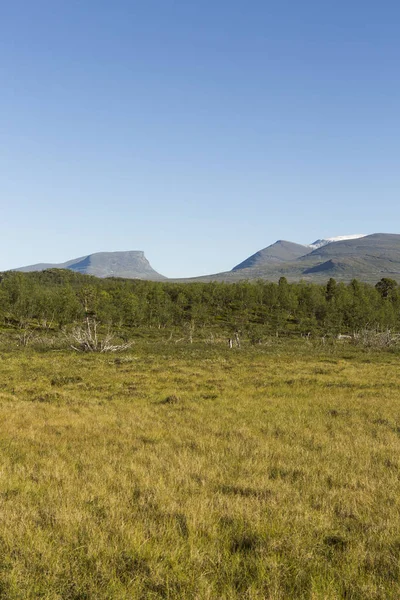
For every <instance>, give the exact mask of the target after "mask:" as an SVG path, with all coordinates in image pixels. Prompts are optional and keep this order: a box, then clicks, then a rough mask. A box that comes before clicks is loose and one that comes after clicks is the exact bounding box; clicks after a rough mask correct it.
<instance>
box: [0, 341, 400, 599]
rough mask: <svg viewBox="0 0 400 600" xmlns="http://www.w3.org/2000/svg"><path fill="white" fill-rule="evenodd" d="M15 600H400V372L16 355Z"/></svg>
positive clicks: (207, 357)
mask: <svg viewBox="0 0 400 600" xmlns="http://www.w3.org/2000/svg"><path fill="white" fill-rule="evenodd" d="M0 373H1V377H0V598H4V599H7V600H16V599H20V600H27V599H38V598H43V599H47V600H50V599H51V600H56V599H59V600H61V599H62V600H86V599H94V600H103V599H114V598H115V599H121V600H122V599H126V600H128V599H129V600H132V599H133V600H136V599H137V600H140V599H159V598H169V599H186V598H187V599H199V600H200V599H201V600H203V599H204V600H206V599H216V600H228V599H229V600H230V599H232V600H233V599H249V600H250V599H251V600H256V599H270V600H278V599H279V600H284V599H296V600H297V599H299V600H300V599H310V600H314V599H315V600H317V599H318V600H333V599H340V598H344V599H354V600H366V599H380V600H390V599H393V600H396V599H398V598H400V479H399V475H400V359H399V356H398V355H395V354H390V353H388V352H382V353H380V354H378V353H366V352H363V351H360V350H356V349H352V348H351V347H347V346H340V347H338V348H334V347H332V348H320V349H316V348H313V347H312V346H311V345H310V344H307V343H306V342H304V343H302V344H300V343H297V344H293V345H292V344H290V343H287V344H285V343H280V344H279V345H278V342H277V343H276V345H275V344H273V343H272V344H271V346H266V347H260V348H249V349H243V348H242V349H241V350H239V349H234V350H231V351H229V350H228V349H225V348H221V347H218V346H216V345H215V346H212V345H209V346H205V345H204V346H201V345H196V344H193V345H191V346H189V345H187V346H185V347H177V346H170V347H169V346H168V345H164V346H159V347H158V346H156V345H154V346H151V345H149V346H148V347H147V349H146V348H145V347H144V346H143V348H136V347H133V348H132V350H131V351H130V352H128V353H125V354H121V355H109V354H108V355H106V354H104V355H95V354H91V355H87V354H76V353H72V352H68V351H65V352H63V351H60V352H50V351H48V352H43V353H40V352H34V351H31V350H29V349H28V350H21V351H18V352H17V351H13V352H3V353H2V354H1V355H0Z"/></svg>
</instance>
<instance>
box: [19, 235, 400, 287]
mask: <svg viewBox="0 0 400 600" xmlns="http://www.w3.org/2000/svg"><path fill="white" fill-rule="evenodd" d="M315 246H317V247H315ZM50 268H53V269H54V268H58V269H70V270H72V271H76V272H79V273H84V274H89V275H95V276H97V277H121V278H126V279H148V280H152V281H181V282H192V281H226V282H233V281H239V280H250V281H251V280H254V279H266V280H270V281H278V280H279V279H280V278H281V277H286V278H287V279H288V281H300V280H303V281H314V282H321V283H322V282H325V281H326V280H327V279H328V278H330V277H333V278H334V279H337V280H338V281H344V282H349V281H351V280H352V279H359V280H360V281H365V282H369V283H376V282H377V281H379V279H381V278H382V277H390V278H393V279H396V280H398V281H399V282H400V235H399V234H390V233H374V234H369V235H361V234H353V235H349V236H337V237H336V238H325V239H320V240H316V242H315V243H314V244H308V245H306V244H297V243H295V242H290V241H287V240H277V241H276V242H274V243H273V244H270V246H267V247H266V248H263V249H261V250H259V251H258V252H255V253H254V254H252V255H251V256H249V257H248V258H246V259H245V260H243V261H242V262H240V263H239V264H237V265H236V266H234V267H233V268H232V269H231V270H230V271H224V272H222V273H215V274H211V275H203V276H200V277H190V278H189V277H186V278H170V279H168V278H166V277H164V276H163V275H161V274H160V273H158V272H157V271H155V270H154V269H153V268H152V266H151V265H150V263H149V261H148V260H147V258H146V257H145V254H144V252H143V251H141V250H131V251H126V252H97V253H94V254H88V255H86V256H81V257H78V258H75V259H72V260H69V261H66V262H64V263H57V264H54V263H39V264H36V265H29V266H27V267H19V268H18V269H13V270H14V271H42V270H45V269H50Z"/></svg>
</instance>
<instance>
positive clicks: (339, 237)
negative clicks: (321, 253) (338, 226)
mask: <svg viewBox="0 0 400 600" xmlns="http://www.w3.org/2000/svg"><path fill="white" fill-rule="evenodd" d="M366 236H367V234H366V233H353V234H351V235H337V236H336V237H330V238H324V239H321V240H315V242H313V243H312V244H308V247H309V248H312V249H313V250H317V249H318V248H322V246H326V245H327V244H332V242H342V241H344V240H357V239H359V238H363V237H366Z"/></svg>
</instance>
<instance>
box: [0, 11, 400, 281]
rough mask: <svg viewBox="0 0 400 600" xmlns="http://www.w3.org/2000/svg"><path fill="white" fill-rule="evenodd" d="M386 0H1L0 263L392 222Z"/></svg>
mask: <svg viewBox="0 0 400 600" xmlns="http://www.w3.org/2000/svg"><path fill="white" fill-rule="evenodd" d="M399 65H400V3H399V2H398V1H385V0H381V1H380V2H378V1H377V0H374V1H373V2H371V1H370V0H362V1H361V0H346V1H344V0H335V1H333V0H332V1H329V0H311V1H310V0H304V1H302V2H300V1H299V0H291V1H287V0H274V1H269V0H246V1H245V0H243V1H242V0H240V1H238V0H213V1H211V0H198V1H194V0H193V1H191V0H175V1H173V0H140V1H136V0H112V1H111V0H107V1H105V0H68V1H66V0H35V1H33V0H12V1H11V0H3V2H2V3H1V7H0V217H1V235H0V270H5V269H9V268H14V267H19V266H23V265H28V264H32V263H37V262H62V261H65V260H68V259H71V258H74V257H78V256H84V255H86V254H90V253H92V252H98V251H115V250H144V252H145V254H146V256H147V258H148V259H149V260H150V262H151V264H152V266H153V267H154V268H155V269H156V270H158V271H159V272H161V273H163V274H164V275H167V276H171V277H180V276H182V277H183V276H190V275H201V274H207V273H215V272H218V271H224V270H229V269H231V268H232V267H233V266H234V265H235V264H237V263H239V262H241V261H242V260H244V259H245V258H247V256H249V255H251V254H253V253H254V252H255V251H257V250H259V249H261V248H264V247H265V246H268V245H269V244H271V243H273V242H274V241H275V240H277V239H288V240H291V241H295V242H300V243H311V242H312V241H314V240H315V239H316V238H319V237H329V236H335V235H341V234H350V233H373V232H389V233H400V201H399V200H400V198H399V189H400V110H399V109H400V77H399Z"/></svg>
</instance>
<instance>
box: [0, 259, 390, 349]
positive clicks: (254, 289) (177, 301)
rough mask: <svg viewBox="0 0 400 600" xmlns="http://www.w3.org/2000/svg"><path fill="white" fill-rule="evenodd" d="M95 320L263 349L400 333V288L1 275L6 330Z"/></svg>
mask: <svg viewBox="0 0 400 600" xmlns="http://www.w3.org/2000/svg"><path fill="white" fill-rule="evenodd" d="M88 317H90V318H91V319H93V320H95V321H96V323H98V324H99V325H100V326H103V327H108V328H112V329H113V331H116V332H120V333H121V332H125V335H126V336H129V332H132V331H133V330H136V331H138V330H139V331H140V330H166V329H174V328H175V329H176V328H178V329H180V328H183V330H184V331H187V332H189V333H188V335H189V337H190V338H191V337H192V335H193V334H194V335H201V332H204V331H207V332H210V331H211V332H213V331H214V332H216V333H223V334H225V333H226V334H227V335H233V334H235V333H240V334H241V335H243V336H244V337H246V339H248V340H250V342H254V343H257V342H259V341H260V340H262V339H263V338H264V337H265V336H270V335H278V336H280V335H284V336H287V335H307V336H310V335H321V336H322V335H328V336H329V335H332V336H337V335H338V334H343V335H344V334H348V335H354V334H355V333H357V332H359V331H361V330H363V329H368V330H370V331H388V330H390V331H392V332H394V331H397V330H398V329H399V326H400V288H399V287H398V285H397V283H396V282H395V281H394V280H393V279H390V278H383V279H381V280H380V281H379V282H378V283H377V284H376V285H375V286H373V285H370V284H366V283H362V282H360V281H357V280H353V281H352V282H351V283H349V284H344V283H338V282H336V281H335V280H334V279H329V281H328V282H327V284H326V285H320V284H311V283H307V282H302V281H301V282H299V283H288V282H287V280H286V279H285V278H284V277H282V278H281V279H280V280H279V283H270V282H268V281H263V280H258V281H256V282H251V283H250V282H247V281H242V282H237V283H217V282H211V283H179V282H178V283H173V282H150V281H142V280H128V279H118V278H107V279H99V278H96V277H92V276H88V275H81V274H79V273H74V272H72V271H68V270H58V269H49V270H46V271H43V272H32V273H21V272H11V271H9V272H5V273H3V274H1V275H0V322H1V323H2V326H3V328H7V329H10V328H11V329H22V328H25V329H26V328H34V329H36V330H38V329H41V330H47V331H55V332H57V331H60V330H65V329H68V328H69V327H71V326H73V325H76V324H77V323H81V322H82V321H83V320H84V319H85V318H86V319H87V318H88Z"/></svg>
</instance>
